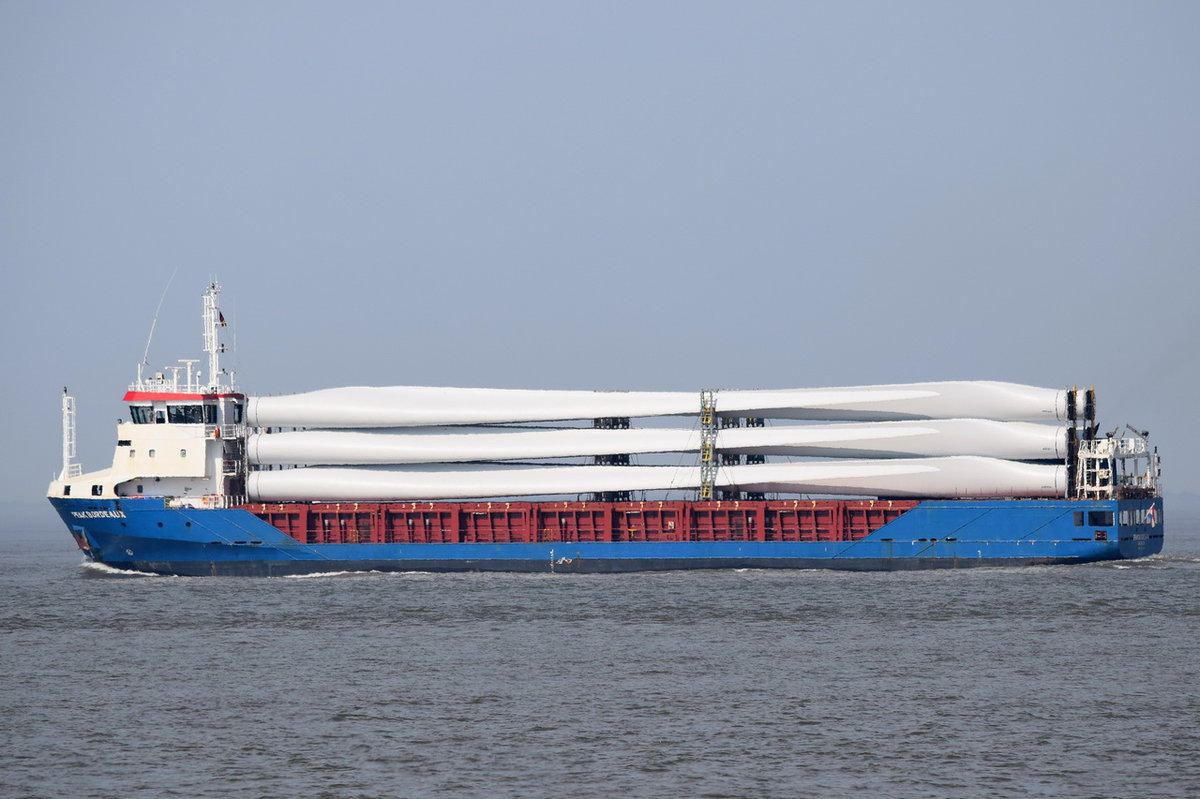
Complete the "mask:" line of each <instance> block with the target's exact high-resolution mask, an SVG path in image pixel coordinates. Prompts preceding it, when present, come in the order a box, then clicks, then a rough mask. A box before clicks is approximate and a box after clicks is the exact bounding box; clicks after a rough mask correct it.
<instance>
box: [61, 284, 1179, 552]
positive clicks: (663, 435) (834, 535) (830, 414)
mask: <svg viewBox="0 0 1200 799" xmlns="http://www.w3.org/2000/svg"><path fill="white" fill-rule="evenodd" d="M220 291H221V289H220V286H219V285H218V284H217V283H216V282H213V283H211V284H210V285H209V286H208V288H207V290H206V291H205V292H204V294H203V303H202V319H203V345H204V346H203V349H204V353H205V357H206V360H207V364H206V366H207V370H206V371H202V370H200V369H198V368H197V366H198V364H201V363H203V362H202V361H200V360H198V359H184V360H181V361H180V362H179V365H177V366H171V367H168V368H167V369H165V370H163V371H161V372H155V373H153V374H151V375H146V374H145V373H144V372H143V366H144V364H143V365H139V367H138V374H137V379H136V381H135V382H134V383H133V384H132V385H131V386H130V387H129V390H128V392H127V393H126V394H125V402H126V403H128V406H129V419H128V421H122V422H120V423H119V424H118V426H117V447H116V452H115V454H114V456H113V462H112V466H111V467H109V468H108V469H103V470H99V471H94V472H88V473H84V472H83V470H82V467H81V466H80V465H79V464H78V463H76V462H75V457H76V442H75V401H74V399H73V398H72V397H71V396H69V395H68V393H67V392H66V391H65V390H64V392H63V400H62V401H63V466H62V471H61V473H60V474H59V476H58V478H57V479H55V480H54V481H52V482H51V484H50V488H49V492H48V496H49V498H50V501H51V503H52V504H53V505H54V507H55V509H56V510H57V511H58V513H59V515H60V516H61V517H62V519H63V521H64V522H65V523H66V525H67V527H68V529H69V530H70V532H71V534H72V536H73V537H74V538H75V541H76V543H77V544H78V546H79V548H80V549H81V550H82V551H83V552H84V554H85V555H86V556H87V557H88V558H89V559H91V560H93V561H97V562H100V563H104V564H107V565H109V566H111V567H114V568H118V569H125V570H134V571H141V572H152V573H160V574H178V575H263V576H272V575H287V574H303V573H321V572H335V571H347V570H385V571H474V570H478V571H482V570H496V571H550V572H560V571H561V572H615V571H638V570H667V569H707V568H829V569H851V570H881V569H914V568H938V567H967V566H1006V565H1029V564H1051V563H1083V562H1089V561H1098V560H1112V559H1117V558H1138V557H1145V556H1148V555H1152V554H1155V553H1157V552H1159V551H1160V550H1161V548H1162V537H1163V517H1162V499H1161V496H1160V492H1159V490H1158V489H1159V462H1158V454H1157V452H1156V450H1154V449H1153V448H1152V447H1151V446H1150V445H1149V443H1148V441H1147V436H1148V433H1146V432H1144V431H1139V430H1136V429H1134V428H1132V427H1129V426H1128V425H1126V426H1125V428H1124V429H1125V433H1124V434H1122V435H1118V433H1119V431H1116V430H1114V431H1113V432H1110V433H1107V434H1101V432H1100V427H1099V425H1098V423H1097V421H1096V393H1095V390H1094V389H1092V388H1087V389H1077V388H1066V389H1061V390H1060V389H1047V388H1036V387H1032V386H1024V385H1017V384H1013V383H1002V382H989V381H958V382H933V383H910V384H901V385H871V386H852V387H841V388H796V389H767V390H712V389H700V390H697V391H695V392H645V391H538V390H513V389H483V388H435V387H421V386H384V387H343V388H331V389H325V390H319V391H311V392H307V393H302V394H293V395H287V396H247V395H246V394H243V393H242V392H240V391H239V390H238V389H237V387H236V386H235V384H234V379H233V375H232V374H230V373H228V372H226V371H225V370H224V369H222V367H221V355H222V354H223V353H224V351H225V347H224V345H223V344H222V343H221V333H222V329H223V328H224V327H225V317H224V316H223V314H222V313H221V311H220V308H219V306H218V301H219V298H220Z"/></svg>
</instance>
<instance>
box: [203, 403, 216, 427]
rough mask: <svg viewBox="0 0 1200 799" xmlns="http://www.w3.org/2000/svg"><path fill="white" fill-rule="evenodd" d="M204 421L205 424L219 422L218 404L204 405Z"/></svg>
mask: <svg viewBox="0 0 1200 799" xmlns="http://www.w3.org/2000/svg"><path fill="white" fill-rule="evenodd" d="M204 423H205V424H216V423H217V406H216V405H205V406H204Z"/></svg>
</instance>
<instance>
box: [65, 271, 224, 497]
mask: <svg viewBox="0 0 1200 799" xmlns="http://www.w3.org/2000/svg"><path fill="white" fill-rule="evenodd" d="M220 294H221V287H220V285H218V284H217V283H216V282H215V281H214V282H212V283H211V284H210V285H209V286H208V288H207V290H206V291H205V292H204V294H203V320H204V326H203V340H204V351H205V354H206V355H207V356H208V358H207V365H208V371H207V373H205V372H204V371H202V370H198V369H197V368H196V364H198V363H199V362H200V361H199V360H197V359H182V360H180V361H179V363H178V365H173V366H168V367H166V368H165V369H163V370H162V371H160V372H156V373H154V374H153V375H151V376H149V377H146V376H145V375H143V373H142V369H141V366H140V365H139V368H138V377H137V380H135V381H134V382H133V383H132V384H131V385H130V386H129V390H128V392H127V393H126V394H125V401H126V402H127V403H128V404H129V412H130V418H129V421H122V422H120V423H118V425H117V447H116V451H115V453H114V455H113V462H112V465H111V466H110V467H109V468H107V469H102V470H98V471H94V472H87V473H82V470H81V469H79V468H78V464H74V463H72V462H71V460H70V457H73V456H74V446H75V445H74V401H73V400H72V399H71V398H70V397H66V396H64V410H63V418H64V444H63V447H64V454H63V457H64V468H63V473H62V474H60V475H59V479H58V480H56V481H54V482H53V483H51V485H50V494H51V496H72V497H77V496H85V497H86V496H91V497H98V498H103V499H113V498H121V497H164V498H165V499H167V500H169V502H170V503H171V504H173V505H183V506H187V505H193V506H196V507H211V506H217V505H221V504H225V503H227V502H228V501H229V500H230V498H234V499H235V500H237V499H240V498H241V497H242V496H243V495H244V493H245V488H244V472H243V461H244V426H243V424H242V417H243V411H244V407H245V398H244V397H243V395H242V394H240V393H238V391H237V388H236V387H235V386H234V384H233V380H232V376H231V375H229V374H228V373H226V372H225V370H223V369H222V368H221V363H220V356H221V354H222V353H223V352H224V351H225V348H224V345H223V344H221V341H220V330H221V328H223V327H224V326H225V318H224V316H223V315H222V314H221V311H220V307H219V305H218V300H219V298H220ZM68 425H69V430H68ZM68 452H69V455H68Z"/></svg>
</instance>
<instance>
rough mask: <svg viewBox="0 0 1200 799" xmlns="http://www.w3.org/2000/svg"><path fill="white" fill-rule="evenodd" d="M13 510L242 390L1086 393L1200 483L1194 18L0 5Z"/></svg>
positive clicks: (1144, 12) (739, 7)
mask: <svg viewBox="0 0 1200 799" xmlns="http://www.w3.org/2000/svg"><path fill="white" fill-rule="evenodd" d="M0 108H2V109H3V116H4V124H3V125H0V275H2V277H0V281H2V283H0V288H2V289H3V292H4V296H5V298H6V300H7V302H6V303H5V306H6V311H5V313H4V315H3V335H4V341H5V345H4V349H3V371H4V375H5V377H6V380H7V381H8V384H9V387H8V392H7V393H8V397H9V400H8V407H7V408H6V412H5V413H4V414H3V421H2V424H3V429H2V431H0V434H2V435H3V440H4V441H5V442H6V444H7V445H8V455H7V457H5V458H4V459H3V461H2V466H0V469H2V474H0V500H23V499H29V498H36V497H39V496H41V495H42V494H43V492H44V490H45V486H46V482H47V481H48V479H49V478H50V476H51V474H52V473H53V472H54V471H56V470H57V468H58V463H59V399H58V397H59V391H60V390H61V387H62V386H63V385H68V386H70V388H71V390H72V392H73V393H74V394H76V395H77V397H78V399H79V409H80V417H79V422H80V444H81V455H82V459H83V461H84V465H85V467H87V468H89V469H90V468H99V467H101V466H105V465H107V463H108V462H109V460H110V459H111V452H112V445H113V443H114V442H113V423H114V421H115V419H116V418H117V417H118V416H119V415H121V414H122V412H123V410H124V408H123V406H122V404H121V403H120V398H121V395H122V393H123V392H124V390H125V386H126V384H127V383H128V382H129V381H130V380H131V379H132V378H133V376H134V369H135V366H136V364H137V362H138V361H139V360H140V358H141V355H142V350H143V348H144V346H145V341H146V334H147V331H148V329H149V326H150V322H151V319H152V316H153V312H154V307H155V305H156V304H157V302H158V299H159V296H160V294H161V293H162V291H163V288H164V286H165V285H166V282H167V279H168V277H169V276H170V275H171V273H172V271H173V270H175V269H176V268H178V270H179V271H178V276H177V277H176V278H175V282H174V285H173V286H172V287H171V290H170V292H169V293H168V295H167V298H166V302H165V303H164V308H163V317H162V319H161V320H160V323H159V330H158V334H157V336H156V339H155V342H154V347H153V349H152V351H151V358H150V361H151V366H153V367H159V366H162V365H164V364H167V363H173V362H174V361H175V359H177V358H181V357H198V353H199V349H200V323H199V302H200V300H199V295H200V292H201V291H202V290H203V287H204V284H205V282H206V281H207V279H208V278H209V276H210V275H214V274H215V275H217V276H218V277H219V278H220V279H221V282H222V283H223V284H224V286H225V290H226V292H225V311H226V316H227V317H228V318H229V319H230V321H231V323H232V328H231V331H232V332H235V333H236V345H237V352H236V355H235V357H234V358H233V363H234V365H236V366H237V368H238V369H239V373H240V382H241V383H242V385H243V387H244V388H245V389H247V390H248V391H250V392H254V393H282V392H287V391H294V390H302V389H309V388H319V387H326V386H333V385H347V384H377V385H378V384H426V385H472V386H498V387H530V388H540V387H546V388H628V389H699V388H701V387H730V388H734V387H745V388H750V387H792V386H817V385H844V384H857V383H882V382H908V381H925V380H943V379H997V380H1011V381H1016V382H1022V383H1031V384H1036V385H1044V386H1053V387H1061V386H1066V385H1071V384H1088V383H1095V384H1096V385H1097V387H1098V389H1099V392H1100V403H1101V404H1100V408H1101V416H1102V422H1103V424H1104V425H1105V426H1106V427H1111V426H1116V425H1117V424H1118V423H1123V422H1126V421H1128V422H1132V423H1134V424H1137V425H1142V426H1145V427H1148V428H1150V430H1151V431H1152V433H1153V436H1152V440H1154V441H1156V442H1157V443H1158V444H1159V445H1160V446H1161V448H1162V450H1163V452H1164V455H1165V472H1166V480H1167V486H1168V492H1169V494H1170V493H1174V492H1182V491H1190V490H1192V487H1193V486H1196V485H1198V484H1200V467H1197V466H1196V465H1195V462H1194V461H1192V462H1189V461H1191V459H1190V456H1188V455H1187V453H1188V452H1190V451H1194V450H1196V449H1197V447H1198V446H1200V436H1198V435H1197V433H1196V430H1195V428H1196V425H1195V424H1194V421H1193V416H1194V413H1195V408H1196V396H1197V393H1198V391H1197V389H1198V387H1200V379H1198V378H1197V358H1196V348H1197V346H1200V340H1198V339H1200V336H1198V335H1197V327H1198V326H1197V321H1196V316H1195V312H1194V308H1195V306H1196V304H1197V293H1198V292H1197V289H1198V287H1200V280H1198V278H1197V276H1196V271H1195V267H1196V263H1197V258H1196V256H1197V253H1198V252H1200V149H1198V146H1197V142H1200V4H1196V3H1166V2H1140V3H1097V2H1081V3H1042V2H1038V3H995V4H979V3H960V2H953V3H934V2H921V3H894V2H885V3H862V2H856V3H841V2H837V3H801V2H789V3H698V2H686V3H685V2H670V3H663V2H659V3H646V2H637V3H590V4H582V3H563V2H550V3H544V4H543V3H529V2H513V3H428V4H416V3H390V2H389V3H362V2H359V3H297V2H287V3H282V2H280V3H275V2H259V3H253V4H245V3H219V2H208V3H141V2H137V3H120V2H94V3H85V2H79V3H58V2H13V1H12V0H0Z"/></svg>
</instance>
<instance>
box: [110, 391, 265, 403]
mask: <svg viewBox="0 0 1200 799" xmlns="http://www.w3.org/2000/svg"><path fill="white" fill-rule="evenodd" d="M228 398H232V399H245V398H246V395H245V394H172V393H170V392H165V391H127V392H125V400H124V401H125V402H151V401H153V400H158V401H159V402H163V401H166V402H178V401H179V400H206V399H228Z"/></svg>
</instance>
